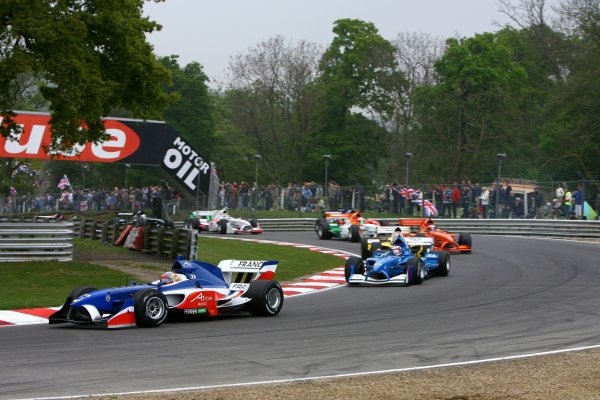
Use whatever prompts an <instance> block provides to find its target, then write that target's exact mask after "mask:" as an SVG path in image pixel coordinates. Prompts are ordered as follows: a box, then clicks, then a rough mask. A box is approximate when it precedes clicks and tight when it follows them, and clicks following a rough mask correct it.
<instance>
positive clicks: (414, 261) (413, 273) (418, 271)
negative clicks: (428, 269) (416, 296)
mask: <svg viewBox="0 0 600 400" xmlns="http://www.w3.org/2000/svg"><path fill="white" fill-rule="evenodd" d="M407 268H408V277H409V282H408V283H409V285H420V284H421V283H423V280H424V279H425V268H424V266H423V260H421V259H420V258H417V257H413V258H411V259H409V260H408V263H407Z"/></svg>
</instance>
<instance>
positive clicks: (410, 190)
mask: <svg viewBox="0 0 600 400" xmlns="http://www.w3.org/2000/svg"><path fill="white" fill-rule="evenodd" d="M413 192H414V189H413V188H405V187H403V188H402V189H400V195H401V196H402V197H404V198H407V197H411V196H412V193H413Z"/></svg>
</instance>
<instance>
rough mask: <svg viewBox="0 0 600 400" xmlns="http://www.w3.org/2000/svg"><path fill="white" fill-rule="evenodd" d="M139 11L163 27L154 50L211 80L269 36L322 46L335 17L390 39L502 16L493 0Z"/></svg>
mask: <svg viewBox="0 0 600 400" xmlns="http://www.w3.org/2000/svg"><path fill="white" fill-rule="evenodd" d="M144 13H145V15H147V16H149V17H150V18H151V19H152V20H154V21H156V22H158V23H159V24H161V25H162V27H163V28H162V30H161V31H160V32H154V33H152V34H151V35H149V37H148V40H149V42H150V43H151V44H152V45H154V50H155V53H156V54H157V55H159V56H169V55H172V54H176V55H179V60H180V65H181V66H184V65H186V64H188V63H190V62H193V61H196V62H198V63H200V64H202V65H203V67H204V71H205V73H206V74H207V75H208V77H209V78H210V79H211V81H213V82H215V81H217V82H218V81H220V80H222V79H223V75H224V71H225V69H226V68H227V65H228V63H229V58H230V56H233V55H236V54H239V53H245V52H246V50H247V49H248V48H251V47H255V46H256V45H257V44H259V43H260V42H262V41H264V40H267V39H269V38H272V37H274V36H276V35H282V36H283V37H284V38H286V39H288V40H289V41H290V42H291V43H292V44H294V43H296V42H297V41H299V40H308V41H311V42H316V43H319V44H321V45H323V47H326V46H327V45H329V44H330V43H331V40H332V39H333V33H332V32H331V30H332V28H333V23H334V21H336V20H337V19H341V18H356V19H361V20H363V21H368V22H372V23H374V24H375V26H376V27H377V28H378V29H379V33H380V34H381V36H383V37H384V38H386V39H389V40H393V39H395V38H396V35H397V34H398V33H405V32H416V33H427V34H430V35H432V36H434V37H439V38H440V39H445V38H447V37H451V36H460V37H469V36H472V35H474V34H475V33H483V32H495V31H497V30H498V29H500V28H499V25H498V23H505V22H506V21H507V19H506V17H505V16H504V15H502V14H500V13H499V12H498V6H497V4H496V0H295V1H293V0H213V1H206V0H166V1H165V2H163V3H154V2H146V3H144Z"/></svg>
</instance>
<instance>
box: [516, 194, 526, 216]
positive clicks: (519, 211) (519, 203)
mask: <svg viewBox="0 0 600 400" xmlns="http://www.w3.org/2000/svg"><path fill="white" fill-rule="evenodd" d="M514 197H515V208H514V210H515V211H514V213H513V215H514V218H523V216H524V215H525V204H523V200H521V198H520V197H517V196H514Z"/></svg>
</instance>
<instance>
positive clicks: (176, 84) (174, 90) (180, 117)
mask: <svg viewBox="0 0 600 400" xmlns="http://www.w3.org/2000/svg"><path fill="white" fill-rule="evenodd" d="M177 58H178V57H177V56H171V57H162V58H160V59H159V61H160V63H161V64H162V65H163V66H164V67H165V68H167V70H168V71H169V72H170V74H171V84H170V85H168V86H166V87H165V89H164V90H165V92H167V93H168V94H169V96H170V98H171V99H172V101H171V102H170V104H169V106H168V107H167V109H166V110H165V112H164V116H165V121H166V122H168V123H169V124H170V125H172V126H173V127H174V128H175V129H177V131H178V132H179V133H181V135H182V136H183V137H185V138H186V140H187V141H189V143H191V144H192V145H193V147H194V148H196V150H198V151H199V152H200V153H201V154H203V155H204V156H205V157H207V156H208V155H209V154H211V153H212V152H213V151H214V149H215V145H214V141H215V140H214V129H215V126H214V117H213V114H214V106H213V99H212V96H211V95H210V93H209V89H208V85H207V83H208V81H209V79H208V77H207V76H206V74H205V73H204V70H203V68H202V65H200V64H199V63H197V62H192V63H190V64H188V65H186V66H185V67H183V68H181V67H180V66H179V64H178V62H177Z"/></svg>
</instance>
